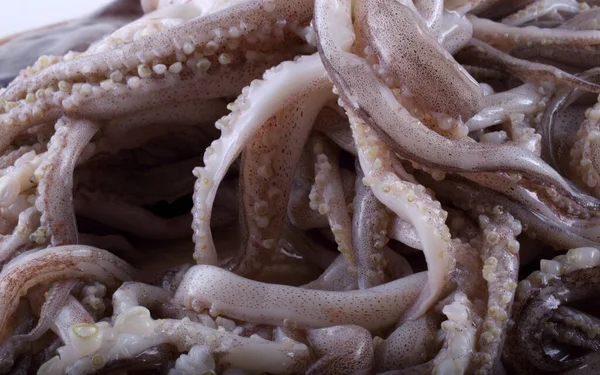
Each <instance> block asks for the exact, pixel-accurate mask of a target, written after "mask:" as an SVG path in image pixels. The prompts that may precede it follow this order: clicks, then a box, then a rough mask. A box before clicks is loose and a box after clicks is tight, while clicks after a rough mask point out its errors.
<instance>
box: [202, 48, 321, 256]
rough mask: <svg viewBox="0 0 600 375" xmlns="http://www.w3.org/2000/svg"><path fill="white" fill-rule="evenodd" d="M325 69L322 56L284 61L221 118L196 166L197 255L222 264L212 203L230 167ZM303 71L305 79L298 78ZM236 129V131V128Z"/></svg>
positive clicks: (247, 90) (249, 89) (246, 92)
mask: <svg viewBox="0 0 600 375" xmlns="http://www.w3.org/2000/svg"><path fill="white" fill-rule="evenodd" d="M324 74H325V71H324V69H323V65H322V64H321V62H320V61H319V59H318V56H316V55H313V56H309V57H302V58H300V59H299V60H298V61H295V62H287V63H283V64H282V65H281V66H279V67H276V68H273V69H271V70H269V71H268V72H266V73H265V75H264V76H263V80H262V81H254V82H253V84H252V85H250V87H249V88H248V89H245V90H244V91H243V94H242V96H240V97H239V98H238V99H237V100H236V102H235V103H234V104H233V107H232V108H233V112H232V113H231V114H230V115H228V116H226V117H224V118H223V119H221V120H219V121H218V122H217V124H216V125H217V127H219V128H220V129H221V131H222V134H221V138H219V140H217V141H214V142H213V143H212V144H211V146H210V147H209V148H208V149H207V150H206V152H205V154H204V157H205V160H204V163H205V166H204V167H199V168H196V169H195V170H194V174H195V175H196V177H197V182H196V187H195V189H194V209H193V211H192V212H193V215H194V220H193V229H194V242H195V243H196V250H195V252H194V258H195V259H196V260H197V261H198V262H199V263H203V264H213V265H216V264H218V258H217V254H216V251H215V248H214V244H213V243H212V238H211V237H212V234H211V231H210V228H209V223H210V216H211V207H212V203H213V201H214V197H215V194H216V191H217V188H218V187H219V183H220V182H221V180H222V179H223V177H224V176H225V173H226V171H227V168H229V166H230V165H231V164H232V163H233V161H234V160H235V159H236V158H237V156H238V155H239V154H240V152H241V151H242V148H243V146H244V144H245V142H246V141H247V140H248V139H251V138H252V137H253V136H254V135H255V134H256V132H257V131H258V130H259V129H260V127H261V126H262V125H263V124H264V123H265V121H267V120H268V119H269V118H271V117H272V115H273V114H274V113H277V112H278V111H279V110H281V109H282V108H284V107H285V106H286V105H288V104H289V103H290V102H292V101H294V100H295V99H297V98H298V97H299V96H301V95H302V94H304V93H305V91H304V90H305V80H309V81H311V82H312V81H319V80H321V79H322V78H323V76H324ZM297 75H302V76H303V80H294V77H295V76H297ZM294 81H295V84H293V85H290V82H294ZM234 129H235V131H234Z"/></svg>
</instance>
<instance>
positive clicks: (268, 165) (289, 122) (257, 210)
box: [211, 78, 343, 274]
mask: <svg viewBox="0 0 600 375" xmlns="http://www.w3.org/2000/svg"><path fill="white" fill-rule="evenodd" d="M331 97H332V93H331V84H330V83H329V81H328V80H327V79H325V78H322V79H320V80H319V79H317V80H315V81H314V82H311V84H310V85H309V87H307V88H306V89H305V90H304V92H303V93H302V95H300V96H299V97H296V98H295V101H294V102H292V103H286V105H285V106H283V108H282V109H281V110H280V111H278V112H277V113H276V114H275V115H274V116H273V117H271V118H270V119H268V120H267V121H266V122H265V123H264V124H262V127H261V128H260V129H259V130H258V131H257V132H256V134H255V135H254V136H253V138H252V140H251V141H250V143H249V145H248V146H246V149H245V150H244V153H243V154H242V168H241V173H240V192H241V196H242V205H241V206H242V207H243V209H242V211H241V218H242V220H241V222H242V228H243V229H242V233H243V237H244V239H243V241H242V242H243V245H242V247H243V248H242V251H241V253H240V254H239V255H238V257H237V259H235V260H234V261H233V263H234V264H233V265H231V266H230V267H231V269H233V270H235V272H237V273H240V274H252V273H253V272H256V271H257V270H258V269H260V267H261V265H265V264H272V263H276V257H277V254H276V252H275V251H274V248H275V247H276V246H277V244H278V242H279V239H280V237H281V233H282V229H283V221H284V218H285V216H286V213H287V204H288V200H289V195H290V188H289V186H290V184H291V182H292V179H293V175H294V171H295V169H296V167H297V165H298V163H299V162H300V158H301V155H302V150H303V148H304V144H305V142H306V140H307V139H308V134H309V132H310V130H311V128H312V125H313V122H314V120H315V119H316V117H317V115H318V114H319V112H320V111H321V108H322V107H323V105H324V104H325V103H326V102H327V101H328V100H330V99H331ZM252 110H255V108H254V109H252ZM211 147H214V146H211ZM246 192H248V193H246ZM342 197H343V194H342ZM332 209H333V208H332Z"/></svg>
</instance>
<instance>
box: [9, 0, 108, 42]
mask: <svg viewBox="0 0 600 375" xmlns="http://www.w3.org/2000/svg"><path fill="white" fill-rule="evenodd" d="M110 2H111V0H0V37H2V36H6V35H10V34H14V33H18V32H21V31H27V30H30V29H33V28H37V27H40V26H44V25H49V24H53V23H57V22H60V21H67V20H70V19H73V18H77V17H80V16H82V15H85V14H87V13H91V12H93V11H94V10H96V9H98V8H100V7H102V6H103V5H105V4H108V3H110Z"/></svg>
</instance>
